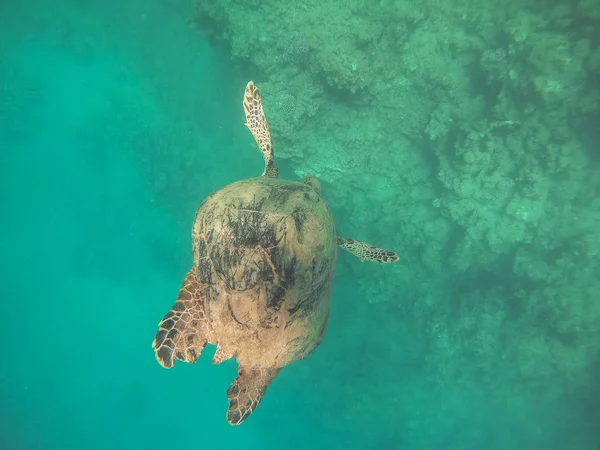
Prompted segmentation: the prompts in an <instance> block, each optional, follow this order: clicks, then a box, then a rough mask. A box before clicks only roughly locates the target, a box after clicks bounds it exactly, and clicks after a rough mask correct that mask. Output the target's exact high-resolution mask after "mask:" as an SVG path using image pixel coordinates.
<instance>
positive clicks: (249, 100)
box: [243, 81, 279, 178]
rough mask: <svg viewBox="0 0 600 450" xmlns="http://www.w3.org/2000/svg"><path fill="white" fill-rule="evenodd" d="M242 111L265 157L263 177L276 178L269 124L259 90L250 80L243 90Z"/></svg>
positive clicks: (276, 170) (276, 172) (276, 171)
mask: <svg viewBox="0 0 600 450" xmlns="http://www.w3.org/2000/svg"><path fill="white" fill-rule="evenodd" d="M243 105H244V113H245V114H246V123H245V125H246V126H247V127H248V129H249V130H250V132H251V133H252V136H254V139H255V140H256V143H257V144H258V148H259V149H260V151H261V152H262V154H263V158H264V159H265V170H264V171H263V174H262V176H263V177H269V178H277V175H278V172H279V171H278V169H277V164H275V159H274V158H275V156H274V153H273V144H272V143H271V133H270V132H269V125H268V124H267V118H266V117H265V113H264V111H263V107H262V101H261V98H260V91H259V90H258V88H257V87H256V86H255V85H254V83H253V82H252V81H250V82H249V83H248V84H247V85H246V91H245V92H244V101H243Z"/></svg>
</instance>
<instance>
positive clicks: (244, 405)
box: [227, 366, 281, 425]
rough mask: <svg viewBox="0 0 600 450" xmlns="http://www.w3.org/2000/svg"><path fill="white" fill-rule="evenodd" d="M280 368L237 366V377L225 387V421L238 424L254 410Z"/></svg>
mask: <svg viewBox="0 0 600 450" xmlns="http://www.w3.org/2000/svg"><path fill="white" fill-rule="evenodd" d="M280 370H281V368H280V367H271V368H260V367H241V366H240V367H239V369H238V376H237V378H236V379H235V381H234V382H233V383H232V384H231V386H229V389H227V398H228V399H229V408H228V409H227V421H228V422H229V423H230V424H231V425H239V424H240V423H242V422H243V421H244V420H246V419H247V418H248V416H250V414H252V413H253V412H254V410H255V409H256V407H257V406H258V404H259V403H260V401H261V400H262V397H263V395H264V394H265V391H266V390H267V386H268V385H269V383H270V382H271V381H273V378H275V376H276V375H277V374H278V373H279V371H280Z"/></svg>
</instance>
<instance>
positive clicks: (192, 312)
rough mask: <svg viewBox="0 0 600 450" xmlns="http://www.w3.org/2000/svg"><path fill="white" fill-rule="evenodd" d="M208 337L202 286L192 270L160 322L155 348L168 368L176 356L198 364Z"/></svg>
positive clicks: (153, 343)
mask: <svg viewBox="0 0 600 450" xmlns="http://www.w3.org/2000/svg"><path fill="white" fill-rule="evenodd" d="M207 336H208V328H207V325H206V322H205V320H204V302H203V299H202V289H201V285H200V283H199V281H198V278H197V276H196V273H195V271H194V269H191V270H190V271H189V272H188V274H187V275H186V277H185V279H184V280H183V283H181V288H180V289H179V294H178V295H177V300H176V302H175V304H174V305H173V306H172V307H171V310H170V311H169V312H168V313H167V314H165V316H164V317H163V319H162V320H161V321H160V324H159V325H158V332H157V333H156V336H155V337H154V341H153V342H152V347H153V348H154V352H155V354H156V359H157V361H158V362H159V363H160V365H161V366H163V367H166V368H167V369H169V368H171V367H173V364H175V360H177V359H179V360H181V361H186V362H188V363H191V364H193V363H195V362H196V360H197V359H198V357H199V356H200V353H202V350H203V349H204V346H205V345H206V342H207Z"/></svg>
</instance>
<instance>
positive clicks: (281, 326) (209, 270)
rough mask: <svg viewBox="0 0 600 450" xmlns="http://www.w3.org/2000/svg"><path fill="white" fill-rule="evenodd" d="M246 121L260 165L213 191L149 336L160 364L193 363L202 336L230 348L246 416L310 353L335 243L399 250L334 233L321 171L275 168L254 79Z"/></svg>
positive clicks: (240, 415) (240, 417) (237, 403)
mask: <svg viewBox="0 0 600 450" xmlns="http://www.w3.org/2000/svg"><path fill="white" fill-rule="evenodd" d="M243 106H244V111H245V114H246V124H245V125H246V126H247V127H248V128H249V129H250V131H251V133H252V135H253V136H254V138H255V140H256V142H257V144H258V147H259V149H260V151H261V152H262V154H263V157H264V160H265V169H264V171H263V174H262V175H261V176H260V177H257V178H251V179H248V180H242V181H237V182H235V183H233V184H230V185H228V186H225V187H223V188H221V189H219V190H218V191H216V192H214V193H212V194H210V195H209V196H208V197H207V198H206V199H205V200H204V202H203V203H202V204H201V205H200V206H199V207H198V210H197V211H196V216H195V218H194V224H193V228H192V254H193V261H194V265H193V267H192V268H191V269H190V271H189V272H188V273H187V275H186V277H185V279H184V280H183V283H182V284H181V288H180V290H179V294H178V296H177V300H176V302H175V304H174V305H173V307H172V308H171V310H170V311H169V312H168V313H167V314H166V315H165V316H164V317H163V319H162V320H161V322H160V324H159V329H158V332H157V333H156V336H155V338H154V341H153V343H152V347H153V348H154V351H155V354H156V359H157V360H158V362H159V363H160V364H161V365H162V366H164V367H167V368H170V367H172V366H173V364H174V363H175V360H177V359H179V360H181V361H186V362H188V363H195V362H196V360H197V359H198V356H200V353H201V352H202V349H203V348H204V347H205V345H206V344H207V343H210V344H213V345H216V346H217V349H216V352H215V354H214V357H213V363H215V364H218V363H220V362H222V361H225V360H227V359H229V358H232V357H233V356H235V357H236V360H237V362H238V365H239V366H238V376H237V378H236V379H235V381H234V382H233V384H232V385H231V386H230V387H229V389H228V390H227V398H228V399H229V408H228V410H227V420H228V422H229V423H230V424H232V425H238V424H240V423H242V422H243V421H244V420H246V419H247V418H248V416H249V415H250V414H251V413H252V412H253V411H254V410H255V409H256V407H257V406H258V404H259V402H260V401H261V399H262V396H263V394H264V393H265V391H266V389H267V386H268V385H269V383H270V382H271V381H272V380H273V378H275V376H276V375H277V373H279V371H280V370H281V368H282V367H283V366H286V365H288V364H290V363H292V362H294V361H297V360H299V359H302V358H305V357H306V356H308V355H309V354H310V353H311V352H312V351H313V350H314V349H315V348H316V347H317V346H318V345H319V343H320V342H321V340H322V339H323V335H324V334H325V328H326V325H327V316H328V314H329V297H330V294H331V287H332V281H333V272H334V268H335V262H336V256H337V247H338V246H340V247H342V248H344V249H346V250H348V251H350V252H351V253H354V254H355V255H357V256H358V257H359V258H360V259H362V260H364V261H375V262H379V263H389V262H394V261H397V260H398V255H397V254H396V253H394V252H391V251H386V250H382V249H380V248H377V247H374V246H372V245H369V244H367V243H364V242H361V241H357V240H355V239H350V238H345V237H340V236H338V235H337V234H336V231H335V226H334V223H333V218H332V217H331V214H330V212H329V209H328V208H327V205H326V204H325V201H324V200H323V197H322V195H321V187H320V184H319V181H318V180H317V179H316V178H315V177H313V176H306V177H304V178H302V179H301V180H300V181H299V182H298V181H287V180H281V179H279V178H278V169H277V165H276V164H275V159H274V156H273V147H272V145H271V136H270V133H269V127H268V125H267V121H266V118H265V115H264V113H263V108H262V103H261V95H260V91H259V90H258V88H257V87H256V86H255V85H254V83H253V82H252V81H251V82H249V83H248V85H247V86H246V91H245V95H244V101H243Z"/></svg>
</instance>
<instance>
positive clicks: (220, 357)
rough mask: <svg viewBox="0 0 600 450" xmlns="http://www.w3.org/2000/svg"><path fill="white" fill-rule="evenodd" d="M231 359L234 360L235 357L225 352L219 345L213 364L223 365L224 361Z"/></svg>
mask: <svg viewBox="0 0 600 450" xmlns="http://www.w3.org/2000/svg"><path fill="white" fill-rule="evenodd" d="M230 358H233V355H231V354H229V353H227V352H226V351H225V350H223V348H222V347H221V346H220V345H217V350H216V351H215V355H214V356H213V359H212V363H213V364H221V363H222V362H223V361H227V360H228V359H230Z"/></svg>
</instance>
